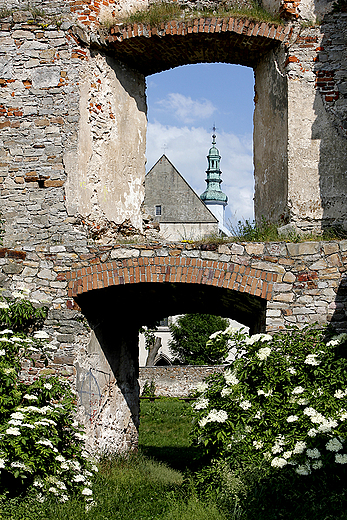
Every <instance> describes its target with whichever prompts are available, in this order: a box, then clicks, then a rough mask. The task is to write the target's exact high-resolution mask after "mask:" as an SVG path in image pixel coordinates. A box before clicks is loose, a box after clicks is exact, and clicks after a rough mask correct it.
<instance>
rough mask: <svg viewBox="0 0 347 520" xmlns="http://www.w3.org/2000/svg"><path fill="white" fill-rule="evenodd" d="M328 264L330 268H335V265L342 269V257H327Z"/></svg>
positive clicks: (335, 255)
mask: <svg viewBox="0 0 347 520" xmlns="http://www.w3.org/2000/svg"><path fill="white" fill-rule="evenodd" d="M327 263H328V266H329V267H333V266H334V265H336V266H338V267H340V266H341V265H342V262H341V260H340V257H339V255H338V254H336V253H335V254H333V255H330V256H328V257H327Z"/></svg>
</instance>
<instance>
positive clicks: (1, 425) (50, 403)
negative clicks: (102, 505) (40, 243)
mask: <svg viewBox="0 0 347 520" xmlns="http://www.w3.org/2000/svg"><path fill="white" fill-rule="evenodd" d="M41 318H42V313H41V312H37V309H35V307H34V306H33V304H32V302H30V301H29V300H26V299H24V298H20V299H15V300H14V301H10V300H8V299H7V300H5V299H2V300H1V301H0V323H2V324H3V323H6V324H8V325H11V324H13V325H14V328H15V329H16V331H17V332H14V331H13V330H12V329H9V328H6V329H4V330H1V331H0V494H2V495H5V496H7V495H9V496H18V495H21V494H25V493H29V494H31V495H33V496H35V497H36V500H38V501H45V500H46V498H47V497H53V498H54V497H56V498H57V499H58V500H59V501H60V502H65V501H67V500H69V499H70V498H71V496H72V495H74V494H76V493H77V494H81V495H82V496H83V497H84V498H85V499H86V501H87V502H89V503H92V490H91V478H92V476H93V471H95V470H96V469H97V468H96V466H95V465H94V464H93V463H92V462H91V461H89V457H88V454H87V453H86V452H85V451H84V435H83V430H82V428H81V426H79V424H78V423H77V422H76V421H75V420H74V417H73V414H74V411H75V400H76V398H75V395H73V393H72V391H71V389H70V386H69V384H68V383H67V382H66V381H64V380H59V379H58V378H57V377H39V378H37V379H36V380H34V381H33V382H31V383H29V382H27V381H23V380H22V379H21V370H22V367H23V365H28V364H35V362H36V361H44V362H45V363H48V359H49V356H50V354H51V353H52V351H53V350H54V349H55V348H56V347H55V346H54V345H53V344H50V343H48V341H47V339H48V337H49V336H48V334H47V333H46V332H44V331H35V332H32V333H31V334H30V335H29V334H24V333H21V332H18V330H20V328H21V326H20V324H21V323H24V325H23V329H27V330H32V331H34V330H35V329H36V327H37V322H38V321H40V320H41Z"/></svg>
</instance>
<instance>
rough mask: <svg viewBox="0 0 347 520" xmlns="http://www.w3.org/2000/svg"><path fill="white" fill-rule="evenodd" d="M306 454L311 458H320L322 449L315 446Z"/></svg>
mask: <svg viewBox="0 0 347 520" xmlns="http://www.w3.org/2000/svg"><path fill="white" fill-rule="evenodd" d="M306 455H307V456H308V457H310V459H319V457H320V451H319V450H318V449H317V448H314V449H313V450H310V449H307V450H306Z"/></svg>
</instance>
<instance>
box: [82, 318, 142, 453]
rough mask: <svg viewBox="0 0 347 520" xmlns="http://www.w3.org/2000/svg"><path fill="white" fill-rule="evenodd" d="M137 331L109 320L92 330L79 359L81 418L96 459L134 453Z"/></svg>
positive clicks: (137, 414) (137, 386)
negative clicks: (103, 456)
mask: <svg viewBox="0 0 347 520" xmlns="http://www.w3.org/2000/svg"><path fill="white" fill-rule="evenodd" d="M138 351H139V349H138V331H137V328H136V326H135V327H134V325H132V324H131V323H129V324H127V325H125V324H124V322H123V324H120V323H117V322H116V323H115V322H114V321H113V320H112V319H107V320H105V321H101V322H100V323H98V324H96V325H94V331H93V333H92V336H91V340H90V343H89V345H88V348H87V352H83V351H81V352H80V354H79V356H78V359H77V363H76V366H77V392H78V394H79V403H80V407H79V419H80V420H81V421H82V422H83V423H84V424H85V425H86V435H87V446H88V448H89V449H90V451H91V452H92V453H94V454H99V455H101V454H107V453H116V452H117V453H120V452H125V451H127V450H129V449H136V448H137V444H138V427H139V384H138V371H139V369H138Z"/></svg>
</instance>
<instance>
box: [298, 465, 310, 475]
mask: <svg viewBox="0 0 347 520" xmlns="http://www.w3.org/2000/svg"><path fill="white" fill-rule="evenodd" d="M295 471H296V473H298V475H309V474H310V473H311V470H310V465H309V464H305V465H302V466H298V467H297V468H296V469H295Z"/></svg>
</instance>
